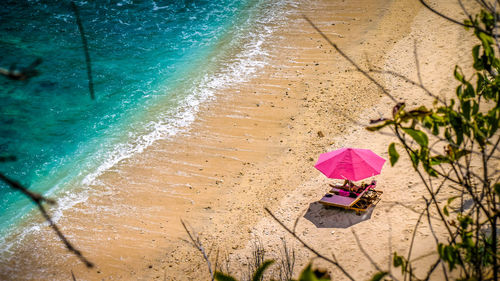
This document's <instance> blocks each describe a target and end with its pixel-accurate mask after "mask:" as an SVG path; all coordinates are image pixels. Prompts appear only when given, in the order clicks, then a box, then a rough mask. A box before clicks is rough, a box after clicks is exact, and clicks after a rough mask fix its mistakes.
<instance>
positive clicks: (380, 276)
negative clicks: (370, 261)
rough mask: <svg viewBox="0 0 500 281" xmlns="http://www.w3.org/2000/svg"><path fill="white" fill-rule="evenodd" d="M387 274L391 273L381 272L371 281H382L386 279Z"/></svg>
mask: <svg viewBox="0 0 500 281" xmlns="http://www.w3.org/2000/svg"><path fill="white" fill-rule="evenodd" d="M387 274H389V272H387V271H380V272H377V273H375V275H373V277H372V279H370V281H380V280H382V278H384V277H385V276H386V275H387Z"/></svg>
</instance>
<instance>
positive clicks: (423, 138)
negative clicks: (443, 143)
mask: <svg viewBox="0 0 500 281" xmlns="http://www.w3.org/2000/svg"><path fill="white" fill-rule="evenodd" d="M403 131H404V132H405V133H407V134H408V135H410V136H411V137H412V138H413V139H414V140H415V141H416V142H417V143H418V144H419V145H420V146H422V147H427V145H429V139H428V138H427V134H425V133H424V132H422V131H420V130H415V129H412V128H403Z"/></svg>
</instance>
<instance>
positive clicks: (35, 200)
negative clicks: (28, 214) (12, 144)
mask: <svg viewBox="0 0 500 281" xmlns="http://www.w3.org/2000/svg"><path fill="white" fill-rule="evenodd" d="M0 180H1V181H3V182H5V183H6V184H8V185H9V186H10V187H11V188H12V189H15V190H18V191H20V192H21V193H23V194H24V195H25V196H26V197H28V198H29V199H31V201H32V202H33V203H35V204H36V205H37V207H38V210H39V211H40V212H41V213H42V216H43V217H44V218H45V220H46V221H47V222H48V223H49V225H50V227H51V228H52V229H53V230H54V232H55V233H56V235H57V236H58V237H59V239H61V241H62V242H63V243H64V245H65V246H66V249H68V251H70V252H72V253H73V254H75V255H76V256H77V257H78V258H79V259H80V260H81V261H82V262H83V263H84V264H85V265H86V266H87V267H89V268H91V267H93V266H94V264H93V263H92V262H90V261H89V260H87V258H85V257H84V256H83V255H82V253H81V252H80V251H79V250H77V249H76V248H75V247H74V246H73V244H71V243H70V242H69V240H68V239H67V238H66V237H65V236H64V234H63V233H62V232H61V230H60V229H59V227H58V226H57V225H56V224H55V222H54V221H53V220H52V217H51V216H50V215H49V214H48V213H47V211H46V210H45V208H44V207H43V205H42V203H43V202H45V203H48V204H51V205H54V204H56V201H54V200H53V199H50V198H46V197H44V196H42V195H41V194H38V193H35V192H32V191H30V190H28V189H27V188H26V187H24V186H23V185H21V184H20V183H18V182H17V181H15V180H13V179H10V178H9V177H7V176H5V175H4V174H2V173H0Z"/></svg>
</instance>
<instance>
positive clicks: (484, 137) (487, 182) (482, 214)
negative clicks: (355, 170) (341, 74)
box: [367, 10, 500, 280]
mask: <svg viewBox="0 0 500 281" xmlns="http://www.w3.org/2000/svg"><path fill="white" fill-rule="evenodd" d="M497 19H498V14H497V13H493V11H489V10H483V11H481V13H480V14H479V15H478V16H476V17H475V18H472V17H470V18H469V19H468V20H466V21H465V26H467V27H468V28H469V27H470V28H473V30H474V34H475V36H476V37H477V39H478V40H479V42H480V44H478V45H476V46H474V47H473V48H472V58H473V65H472V67H473V71H474V73H473V75H472V76H471V77H468V78H467V77H466V75H465V74H464V73H463V71H462V69H461V68H460V67H459V66H456V67H455V70H454V76H455V79H456V80H457V81H458V82H459V85H458V87H457V88H456V97H455V98H453V99H450V100H449V101H443V100H440V99H439V98H437V97H435V98H436V101H435V103H434V105H433V108H427V107H425V106H420V107H418V108H415V109H407V108H406V106H405V104H404V103H399V104H397V105H396V106H395V107H394V109H393V115H392V118H390V119H379V120H375V121H372V123H373V124H375V125H373V126H371V127H368V128H367V129H368V130H371V131H378V130H381V129H383V128H390V129H391V130H392V131H393V132H394V134H395V136H396V137H397V138H398V141H399V142H398V143H391V144H390V145H389V149H388V152H389V157H390V162H391V165H395V164H396V163H397V162H398V160H399V158H400V155H399V153H398V150H399V151H404V152H406V154H407V155H408V157H409V159H410V161H411V163H412V164H413V168H414V169H415V171H416V172H417V173H418V175H419V176H420V178H421V180H422V182H423V183H424V185H425V187H426V189H427V191H428V197H427V198H426V201H427V206H426V210H425V211H426V213H427V215H428V216H430V212H431V211H435V212H437V214H438V216H439V218H440V219H441V222H442V224H443V225H444V227H445V228H446V230H447V234H448V237H446V241H439V240H437V239H436V244H437V252H438V254H439V258H440V260H439V261H438V263H439V262H443V263H445V264H446V265H447V268H446V269H444V270H446V271H447V272H454V276H460V279H464V280H483V279H493V280H498V233H497V220H498V215H499V211H500V210H499V201H498V199H499V198H498V196H499V195H500V192H499V191H500V183H499V182H498V180H499V177H498V174H495V173H497V171H495V169H494V168H493V169H491V167H494V164H493V163H496V162H494V161H498V154H499V149H498V145H499V142H500V134H499V133H498V129H499V125H500V99H499V96H500V76H499V73H500V60H499V59H498V52H499V44H498V42H497V40H496V39H497V36H496V35H495V32H496V30H495V28H496V23H497ZM436 147H444V149H443V150H442V151H439V150H438V149H436ZM448 186H450V187H451V188H453V189H454V190H455V191H456V193H457V196H454V197H450V198H449V199H448V200H447V202H446V204H444V205H443V206H442V205H440V204H439V202H438V200H437V199H436V196H437V195H438V193H439V192H440V190H441V189H442V188H443V187H448ZM457 198H460V203H459V207H458V208H457V210H456V211H453V212H451V211H450V210H452V209H453V206H454V205H453V203H454V201H455V199H457ZM466 199H469V200H471V201H472V202H473V204H472V206H471V207H470V208H469V209H466V208H465V206H464V204H463V202H464V200H466ZM455 203H456V202H455ZM455 205H456V204H455ZM430 207H433V209H432V210H430ZM436 265H437V263H436ZM393 266H394V267H400V268H401V270H402V273H403V275H405V276H409V277H410V279H412V278H416V277H415V276H414V275H413V273H412V267H411V261H409V260H407V259H405V258H404V257H402V256H399V255H398V254H397V253H394V259H393ZM435 267H436V266H434V268H435ZM434 268H432V269H431V270H430V271H429V275H428V276H427V278H428V277H429V276H430V274H432V271H433V270H434ZM378 274H380V275H376V276H374V278H373V279H375V280H376V278H375V277H378V276H382V275H383V272H380V273H378ZM445 274H446V272H445ZM445 276H447V275H445Z"/></svg>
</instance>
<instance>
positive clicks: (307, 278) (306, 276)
mask: <svg viewBox="0 0 500 281" xmlns="http://www.w3.org/2000/svg"><path fill="white" fill-rule="evenodd" d="M298 281H330V280H329V279H325V278H318V277H316V275H314V271H313V270H312V265H311V264H308V265H307V267H306V268H304V270H303V271H302V273H300V277H299V280H298Z"/></svg>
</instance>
